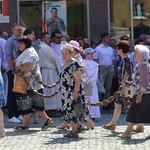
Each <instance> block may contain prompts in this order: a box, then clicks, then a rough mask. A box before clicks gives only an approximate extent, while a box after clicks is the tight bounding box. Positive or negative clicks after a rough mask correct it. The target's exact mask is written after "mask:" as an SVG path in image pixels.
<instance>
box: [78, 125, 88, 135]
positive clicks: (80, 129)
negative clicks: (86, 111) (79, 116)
mask: <svg viewBox="0 0 150 150" xmlns="http://www.w3.org/2000/svg"><path fill="white" fill-rule="evenodd" d="M85 130H86V129H85V127H84V126H82V125H80V126H79V128H77V132H78V133H81V132H83V131H85Z"/></svg>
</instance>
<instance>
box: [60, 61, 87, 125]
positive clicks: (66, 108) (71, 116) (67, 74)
mask: <svg viewBox="0 0 150 150" xmlns="http://www.w3.org/2000/svg"><path fill="white" fill-rule="evenodd" d="M79 69H81V66H79V64H78V63H77V62H75V61H72V62H71V63H70V65H69V66H68V67H66V68H64V69H63V70H62V72H61V73H60V76H61V84H62V90H61V99H62V119H63V120H64V121H67V122H72V123H77V122H78V121H81V120H82V119H86V117H89V110H88V107H87V105H86V103H85V97H84V90H83V88H82V83H81V85H80V88H79V92H78V96H79V97H80V98H81V101H82V102H83V107H84V109H85V115H84V116H80V117H78V118H77V117H76V115H75V112H74V108H73V97H72V95H73V90H74V85H75V78H74V76H73V73H74V72H75V71H77V70H79Z"/></svg>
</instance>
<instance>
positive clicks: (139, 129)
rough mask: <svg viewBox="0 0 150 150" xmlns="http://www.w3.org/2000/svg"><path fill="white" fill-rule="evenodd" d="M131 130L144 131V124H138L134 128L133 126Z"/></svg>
mask: <svg viewBox="0 0 150 150" xmlns="http://www.w3.org/2000/svg"><path fill="white" fill-rule="evenodd" d="M132 132H136V133H139V132H144V126H143V125H140V126H139V127H137V128H135V129H134V128H133V129H132Z"/></svg>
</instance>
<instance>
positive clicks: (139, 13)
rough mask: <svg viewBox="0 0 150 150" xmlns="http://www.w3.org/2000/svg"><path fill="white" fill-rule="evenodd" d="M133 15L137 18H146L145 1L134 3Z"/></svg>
mask: <svg viewBox="0 0 150 150" xmlns="http://www.w3.org/2000/svg"><path fill="white" fill-rule="evenodd" d="M133 15H134V18H135V19H141V18H145V8H144V4H143V3H134V8H133Z"/></svg>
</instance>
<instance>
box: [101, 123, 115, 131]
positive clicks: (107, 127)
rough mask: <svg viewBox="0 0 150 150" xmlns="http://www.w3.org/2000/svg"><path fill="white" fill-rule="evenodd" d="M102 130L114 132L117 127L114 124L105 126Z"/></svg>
mask: <svg viewBox="0 0 150 150" xmlns="http://www.w3.org/2000/svg"><path fill="white" fill-rule="evenodd" d="M102 128H103V129H106V130H111V131H114V130H115V129H116V125H115V124H113V125H103V126H102Z"/></svg>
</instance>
